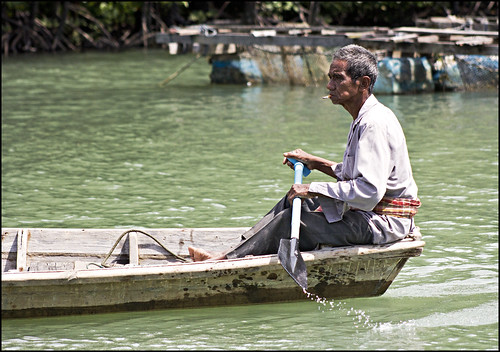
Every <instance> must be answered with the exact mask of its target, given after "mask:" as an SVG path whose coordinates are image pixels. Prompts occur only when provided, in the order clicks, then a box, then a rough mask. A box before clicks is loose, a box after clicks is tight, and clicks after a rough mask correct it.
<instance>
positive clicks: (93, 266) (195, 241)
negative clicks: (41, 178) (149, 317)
mask: <svg viewBox="0 0 500 352" xmlns="http://www.w3.org/2000/svg"><path fill="white" fill-rule="evenodd" d="M245 230H247V228H191V229H190V228H183V229H141V230H138V229H130V230H121V229H50V228H38V229H17V228H2V318H14V317H35V316H53V315H65V314H83V313H101V312H116V311H126V310H129V311H131V310H147V309H166V308H185V307H200V306H221V305H239V304H250V303H269V302H285V301H293V300H302V299H307V297H308V295H309V296H310V294H315V295H317V296H319V297H322V298H323V297H325V298H328V299H331V298H334V299H339V298H351V297H372V296H378V295H382V294H383V293H384V292H385V291H386V290H387V288H388V287H389V286H390V285H391V283H392V282H393V280H394V279H395V277H396V275H397V274H398V273H399V271H400V270H401V269H402V268H403V266H404V264H405V263H406V261H407V260H408V259H409V258H410V257H415V256H419V255H420V254H421V253H422V251H423V247H424V245H425V242H423V241H422V240H421V236H420V233H419V232H416V233H414V234H413V236H412V237H411V238H407V239H404V240H402V241H399V242H396V243H392V244H387V245H363V246H349V247H336V248H332V247H330V248H328V247H325V248H320V249H318V250H315V251H311V252H303V253H302V256H303V258H304V261H305V262H306V265H307V271H308V284H309V287H308V290H307V292H305V291H304V290H302V288H300V287H299V286H298V285H297V284H296V283H295V282H294V280H293V279H292V278H291V277H290V276H289V275H288V274H287V272H286V271H285V270H284V269H283V267H282V266H281V265H280V262H279V260H278V256H277V255H264V256H248V257H245V258H239V259H231V260H219V261H215V260H214V261H205V262H191V261H190V259H188V258H189V255H188V250H187V247H188V246H198V247H203V248H205V249H207V250H216V251H217V250H221V249H222V248H228V247H229V246H234V245H235V244H237V243H238V242H239V241H240V240H241V234H243V233H244V232H245Z"/></svg>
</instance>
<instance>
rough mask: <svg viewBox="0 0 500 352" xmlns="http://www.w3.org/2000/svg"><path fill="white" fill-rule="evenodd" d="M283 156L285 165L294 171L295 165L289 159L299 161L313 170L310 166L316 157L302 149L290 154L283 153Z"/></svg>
mask: <svg viewBox="0 0 500 352" xmlns="http://www.w3.org/2000/svg"><path fill="white" fill-rule="evenodd" d="M283 156H284V158H283V165H288V166H289V167H290V168H291V169H293V164H292V163H291V162H290V161H289V160H288V159H287V158H292V159H295V160H298V161H300V162H301V163H302V164H304V165H305V166H307V168H308V169H309V170H312V168H311V167H310V165H309V164H310V163H311V160H312V159H313V158H314V156H313V155H311V154H309V153H306V152H305V151H303V150H302V149H295V150H292V151H290V152H288V153H283Z"/></svg>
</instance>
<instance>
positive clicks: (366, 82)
mask: <svg viewBox="0 0 500 352" xmlns="http://www.w3.org/2000/svg"><path fill="white" fill-rule="evenodd" d="M359 80H360V84H359V88H361V89H362V90H365V89H369V88H370V83H371V79H370V77H368V76H362V77H360V78H359Z"/></svg>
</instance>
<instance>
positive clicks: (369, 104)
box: [353, 94, 378, 126]
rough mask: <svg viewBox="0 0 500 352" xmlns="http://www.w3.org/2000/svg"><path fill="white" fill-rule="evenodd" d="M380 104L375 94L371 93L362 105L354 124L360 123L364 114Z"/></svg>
mask: <svg viewBox="0 0 500 352" xmlns="http://www.w3.org/2000/svg"><path fill="white" fill-rule="evenodd" d="M377 104H378V99H377V98H375V96H374V95H373V94H370V96H369V97H368V99H366V101H365V103H364V104H363V106H361V109H360V110H359V113H358V117H356V120H354V122H353V126H354V125H356V124H358V123H359V122H360V121H361V119H362V118H363V116H364V115H365V114H366V113H367V112H368V110H370V109H371V108H372V107H374V106H375V105H377Z"/></svg>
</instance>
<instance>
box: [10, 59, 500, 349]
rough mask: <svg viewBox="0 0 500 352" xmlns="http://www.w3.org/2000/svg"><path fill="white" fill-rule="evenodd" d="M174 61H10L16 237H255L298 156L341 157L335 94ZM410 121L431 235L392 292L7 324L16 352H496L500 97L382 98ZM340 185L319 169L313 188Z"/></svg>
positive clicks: (423, 218) (342, 133)
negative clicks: (292, 155) (193, 232)
mask: <svg viewBox="0 0 500 352" xmlns="http://www.w3.org/2000/svg"><path fill="white" fill-rule="evenodd" d="M188 59H190V57H189V58H187V57H185V56H174V57H172V56H169V55H168V54H167V53H166V52H165V51H162V50H150V51H147V52H144V51H139V50H138V51H129V52H122V53H92V52H89V53H83V54H63V55H37V56H33V57H30V56H22V57H10V58H6V59H4V60H3V61H2V227H28V228H29V227H58V228H75V227H76V228H130V227H134V228H140V227H144V228H152V227H232V226H252V225H253V224H254V223H255V222H256V221H257V220H258V219H260V217H261V216H263V215H264V214H265V213H266V212H267V211H268V210H269V209H270V208H271V207H272V206H273V205H274V203H275V202H276V201H277V200H278V199H280V198H281V197H282V195H283V194H284V193H285V192H286V191H287V190H288V188H289V187H290V185H291V183H292V182H293V173H292V171H291V170H290V169H288V168H287V167H285V166H283V165H282V164H281V160H282V153H283V152H285V151H289V150H291V149H294V148H296V147H300V148H303V149H304V150H306V151H308V152H311V153H315V154H318V155H320V156H322V157H325V158H328V159H332V160H340V159H341V158H342V154H343V151H344V147H345V144H346V139H347V138H346V137H347V132H348V129H349V124H350V116H349V115H348V114H347V112H345V111H344V110H343V109H342V108H341V107H338V106H333V105H331V103H330V102H328V101H325V100H321V99H320V98H321V96H323V95H324V94H325V91H326V90H325V89H324V88H323V87H288V86H286V87H284V86H250V87H246V86H236V85H234V86H233V85H229V86H216V85H211V84H210V81H209V73H210V66H209V64H208V63H207V62H206V60H204V59H201V60H198V61H197V62H196V63H195V64H193V65H192V66H191V67H190V68H189V69H188V70H187V71H185V72H184V73H182V74H181V75H180V76H179V77H178V78H176V79H175V80H174V81H172V82H171V83H170V84H169V85H167V86H165V87H164V88H160V87H158V83H160V82H161V81H163V80H164V79H165V78H166V77H168V76H169V75H170V74H171V73H173V72H174V71H175V70H176V69H178V68H179V67H181V66H182V65H183V63H184V62H186V60H188ZM378 98H379V100H380V101H382V102H383V103H384V104H386V105H387V106H389V107H390V108H391V109H393V111H394V112H395V113H396V115H397V116H398V118H399V119H400V121H401V124H402V126H403V129H404V131H405V134H406V138H407V141H408V148H409V152H410V157H411V161H412V166H413V172H414V177H415V179H416V181H417V184H418V186H419V197H420V199H421V200H422V203H423V205H422V207H421V209H420V211H419V213H418V214H417V216H416V222H417V224H418V225H419V226H420V227H421V231H422V233H423V235H424V240H425V241H426V247H425V249H424V252H423V254H422V256H420V257H418V258H411V259H410V260H409V261H408V262H407V264H406V265H405V267H404V268H403V270H402V271H401V273H400V274H399V275H398V277H397V278H396V280H395V281H394V283H393V284H392V286H391V287H390V288H389V289H388V291H387V292H386V293H385V294H384V295H383V296H381V297H375V298H366V299H351V300H335V301H327V302H317V301H316V300H311V299H308V298H307V297H305V298H304V301H303V302H295V303H285V304H266V305H252V306H237V307H221V308H200V309H179V310H159V311H150V312H132V313H113V314H99V315H89V316H69V317H54V318H37V319H12V320H5V319H4V320H2V348H3V349H40V350H48V349H82V350H91V349H104V350H111V349H250V350H252V349H254V350H257V349H366V350H373V349H419V350H420V349H424V350H425V349H427V350H436V349H440V350H464V349H497V348H498V93H497V92H463V93H460V92H457V93H435V94H421V95H402V96H378ZM313 180H314V181H319V180H328V178H327V177H326V176H323V175H320V174H318V173H317V172H313V173H312V174H311V175H310V176H308V178H306V179H304V182H306V181H313Z"/></svg>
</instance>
